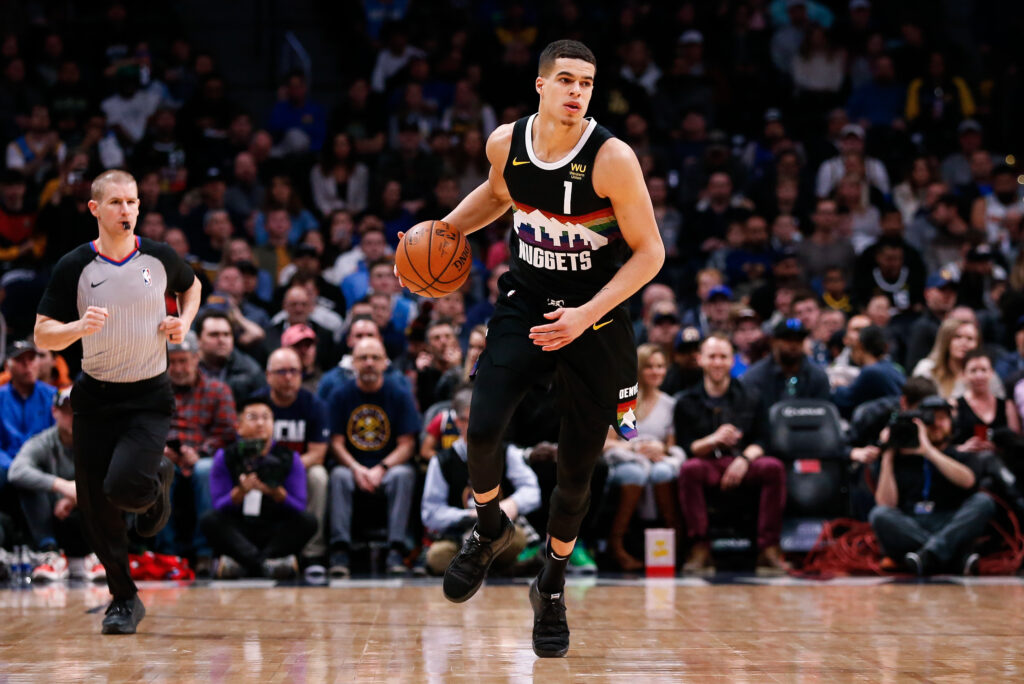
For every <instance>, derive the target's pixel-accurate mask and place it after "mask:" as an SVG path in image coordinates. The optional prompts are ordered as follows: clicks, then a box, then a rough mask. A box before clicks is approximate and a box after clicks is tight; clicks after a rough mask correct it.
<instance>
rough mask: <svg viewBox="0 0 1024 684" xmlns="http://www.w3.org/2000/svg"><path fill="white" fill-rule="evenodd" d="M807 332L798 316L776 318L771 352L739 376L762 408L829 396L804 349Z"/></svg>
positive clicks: (825, 383)
mask: <svg viewBox="0 0 1024 684" xmlns="http://www.w3.org/2000/svg"><path fill="white" fill-rule="evenodd" d="M808 334H809V332H808V330H807V328H805V327H804V324H803V323H801V322H800V319H799V318H788V319H785V320H783V321H780V322H779V323H777V324H776V326H775V330H774V332H773V335H772V353H771V354H769V355H768V356H766V357H765V358H763V359H761V360H760V361H758V362H757V363H755V364H754V365H753V366H751V367H750V368H749V369H748V370H747V372H746V373H744V374H743V375H742V376H741V377H740V380H741V381H742V382H743V384H744V385H746V386H747V387H749V388H750V389H753V390H756V392H757V394H758V395H759V396H760V397H761V401H762V403H763V407H764V409H765V410H766V411H767V409H768V408H769V407H770V406H771V405H772V404H774V403H776V402H778V401H781V400H783V399H823V400H826V401H827V400H828V399H829V398H830V393H829V386H828V375H826V374H825V371H824V370H822V369H821V368H820V367H819V366H817V365H816V364H814V362H812V361H811V359H810V358H809V357H808V356H807V354H806V353H805V352H804V341H805V340H806V339H807V336H808ZM731 356H732V354H731V349H730V357H731ZM680 444H682V441H680ZM687 453H689V452H687Z"/></svg>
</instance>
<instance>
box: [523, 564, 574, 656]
mask: <svg viewBox="0 0 1024 684" xmlns="http://www.w3.org/2000/svg"><path fill="white" fill-rule="evenodd" d="M539 581H540V575H538V576H537V577H535V578H534V579H533V582H531V583H530V605H531V606H533V652H534V653H536V654H537V656H538V657H540V658H561V657H563V656H564V655H565V654H566V653H568V652H569V623H568V622H567V621H566V619H565V590H564V589H563V590H562V591H560V592H558V593H557V594H545V593H543V592H542V591H541V590H540V587H538V586H537V585H538V582H539Z"/></svg>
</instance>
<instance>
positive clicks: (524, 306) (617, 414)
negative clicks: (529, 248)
mask: <svg viewBox="0 0 1024 684" xmlns="http://www.w3.org/2000/svg"><path fill="white" fill-rule="evenodd" d="M562 306H566V304H565V303H564V302H561V301H558V300H544V299H539V298H537V297H536V296H530V295H527V294H526V293H524V292H521V291H519V290H516V289H510V290H507V291H506V292H502V294H501V295H500V296H499V297H498V301H497V303H496V305H495V310H494V315H493V316H492V317H491V319H490V321H489V322H488V324H487V347H486V349H485V350H484V352H483V354H482V355H481V358H480V362H479V364H478V372H477V377H476V386H475V389H476V390H477V391H485V392H486V391H487V390H488V387H487V369H488V367H489V366H491V365H493V366H498V367H503V368H507V369H512V370H514V371H517V372H521V373H522V374H523V377H524V379H531V380H535V381H539V380H540V379H542V378H544V377H552V376H553V377H554V381H555V383H554V384H555V390H556V391H557V392H558V393H559V407H560V408H561V409H562V414H563V415H568V414H572V415H580V413H581V412H580V410H579V409H580V408H581V407H583V408H585V413H584V415H588V416H589V415H593V417H594V422H595V423H598V422H599V423H600V424H602V425H611V426H612V427H613V428H615V429H616V430H617V431H618V433H619V434H620V435H621V436H622V437H623V438H625V439H632V438H633V437H636V400H637V357H636V342H635V340H634V337H633V324H632V322H631V321H630V317H629V311H628V309H627V307H626V306H625V305H624V304H623V305H619V306H617V307H615V308H614V309H613V310H611V311H610V312H608V313H607V314H606V315H605V316H603V317H602V318H601V320H599V321H598V322H597V323H595V324H593V325H592V326H591V327H590V328H588V329H587V330H585V331H584V332H583V334H582V335H580V336H579V337H577V338H576V339H575V340H573V341H572V342H571V343H569V344H568V345H566V346H565V347H562V348H561V349H557V350H555V351H543V350H542V349H541V348H540V347H539V346H538V345H536V344H534V342H533V340H531V339H530V337H529V335H530V328H532V327H534V326H538V325H544V324H546V323H551V322H552V321H550V320H548V319H546V318H544V314H545V313H548V312H551V311H554V310H555V309H557V308H559V307H562ZM570 402H571V403H572V405H573V408H574V410H573V411H571V412H570V411H567V410H566V407H567V406H568V405H569V403H570ZM587 422H588V423H589V421H587Z"/></svg>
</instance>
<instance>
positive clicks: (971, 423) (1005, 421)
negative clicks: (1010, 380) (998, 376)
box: [953, 349, 1020, 451]
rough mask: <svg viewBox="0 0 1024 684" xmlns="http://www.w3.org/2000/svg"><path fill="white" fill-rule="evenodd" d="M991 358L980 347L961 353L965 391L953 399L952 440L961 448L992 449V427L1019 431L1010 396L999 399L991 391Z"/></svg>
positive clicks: (968, 449)
mask: <svg viewBox="0 0 1024 684" xmlns="http://www.w3.org/2000/svg"><path fill="white" fill-rule="evenodd" d="M993 377H995V371H994V370H993V369H992V359H991V358H990V357H989V355H988V354H986V353H985V352H984V351H982V350H981V349H972V350H971V351H969V352H967V354H966V356H964V379H965V384H966V385H967V391H966V392H964V395H963V396H962V397H960V398H959V399H957V400H956V420H955V421H954V423H953V443H954V444H959V445H960V446H959V447H957V448H958V449H960V450H961V451H995V450H996V446H995V444H993V442H992V432H993V430H999V429H1003V428H1009V429H1010V430H1013V431H1014V432H1017V433H1019V432H1020V418H1019V417H1018V416H1017V411H1016V409H1015V408H1014V405H1013V401H1012V400H1010V399H1000V398H999V397H997V396H996V395H995V394H993V392H992V378H993Z"/></svg>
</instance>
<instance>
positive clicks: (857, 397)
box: [832, 325, 907, 418]
mask: <svg viewBox="0 0 1024 684" xmlns="http://www.w3.org/2000/svg"><path fill="white" fill-rule="evenodd" d="M850 356H851V358H852V361H853V362H854V363H855V364H857V365H858V366H860V373H859V374H858V375H857V378H856V379H855V380H854V381H853V382H852V383H850V385H848V386H846V387H839V388H838V389H836V391H835V393H834V394H833V395H832V400H833V401H834V402H835V404H836V406H838V407H839V412H840V413H841V414H842V415H843V417H844V418H849V417H850V416H851V415H852V414H853V410H854V409H855V408H857V407H858V406H860V405H861V404H864V403H865V402H868V401H871V400H873V399H881V398H882V397H895V396H899V394H900V390H902V389H903V384H904V383H905V382H906V380H907V378H906V376H905V375H904V374H903V371H901V370H900V369H899V368H897V367H896V366H895V365H894V364H893V362H892V361H890V360H889V343H888V342H886V339H885V331H883V330H882V329H881V328H879V327H877V326H874V325H869V326H867V327H865V328H862V329H861V331H860V332H859V333H857V337H856V341H855V342H854V345H853V348H852V349H851V354H850Z"/></svg>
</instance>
